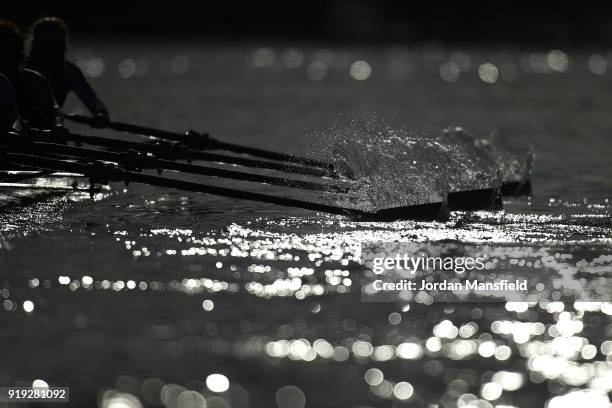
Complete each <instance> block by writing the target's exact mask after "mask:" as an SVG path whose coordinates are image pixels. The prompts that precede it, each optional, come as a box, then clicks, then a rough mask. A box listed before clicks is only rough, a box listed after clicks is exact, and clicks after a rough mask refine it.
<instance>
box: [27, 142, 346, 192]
mask: <svg viewBox="0 0 612 408" xmlns="http://www.w3.org/2000/svg"><path fill="white" fill-rule="evenodd" d="M26 146H27V145H24V146H23V147H24V148H25V147H26ZM31 150H32V152H33V153H34V154H46V153H53V154H61V155H68V156H72V157H86V158H89V159H97V160H106V161H111V162H115V163H118V164H121V165H122V166H124V167H125V166H132V167H134V168H152V169H167V170H173V171H180V172H185V173H192V174H199V175H204V176H213V177H224V178H230V179H235V180H244V181H252V182H256V183H266V184H273V185H278V186H284V187H292V188H301V189H307V190H316V191H328V192H336V193H346V192H347V191H348V188H347V187H343V186H336V185H324V184H317V183H311V182H307V181H301V180H293V179H286V178H281V177H273V176H266V175H261V174H251V173H243V172H240V171H234V170H227V169H220V168H216V167H209V166H201V165H197V164H191V163H181V162H175V161H172V160H164V159H158V158H156V157H149V156H130V155H129V154H121V153H115V152H109V151H104V150H97V149H87V148H83V147H75V146H66V145H61V144H56V143H47V142H34V143H33V144H32V145H31Z"/></svg>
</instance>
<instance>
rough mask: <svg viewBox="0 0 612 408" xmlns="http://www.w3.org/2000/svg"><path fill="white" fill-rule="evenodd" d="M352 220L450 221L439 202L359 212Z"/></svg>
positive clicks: (352, 215)
mask: <svg viewBox="0 0 612 408" xmlns="http://www.w3.org/2000/svg"><path fill="white" fill-rule="evenodd" d="M351 218H353V219H354V220H355V221H360V222H390V221H408V220H410V221H435V220H438V221H444V220H446V219H448V210H447V209H446V208H445V206H444V204H443V203H442V202H437V203H427V204H416V205H408V206H402V207H391V208H384V209H382V210H378V211H377V212H374V213H369V212H365V211H364V212H358V213H353V214H351Z"/></svg>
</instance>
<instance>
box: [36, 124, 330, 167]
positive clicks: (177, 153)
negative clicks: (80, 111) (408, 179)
mask: <svg viewBox="0 0 612 408" xmlns="http://www.w3.org/2000/svg"><path fill="white" fill-rule="evenodd" d="M29 132H30V134H31V135H32V136H33V137H35V138H38V139H41V140H46V141H50V142H61V140H58V139H61V138H64V139H65V140H69V141H74V142H77V143H86V144H89V145H95V146H103V147H108V148H114V149H121V150H129V149H132V150H138V151H144V152H149V153H153V154H155V155H156V156H158V157H160V158H169V159H180V160H205V161H212V162H218V163H226V164H237V165H239V166H245V167H254V168H259V169H266V170H275V171H282V172H285V173H293V174H301V175H305V176H315V177H332V178H338V175H337V174H335V173H334V172H331V171H328V170H325V169H319V168H314V167H303V166H297V165H292V164H285V163H276V162H268V161H262V160H253V159H247V158H244V157H235V156H228V155H223V154H218V153H210V152H202V151H199V150H194V149H187V148H184V147H182V146H180V145H175V144H172V143H142V142H132V141H127V140H120V139H111V138H108V137H100V136H84V135H80V134H77V133H74V132H65V133H62V134H61V135H59V136H56V135H54V133H53V132H50V131H41V130H36V129H31V130H29Z"/></svg>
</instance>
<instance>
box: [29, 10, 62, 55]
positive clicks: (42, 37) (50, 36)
mask: <svg viewBox="0 0 612 408" xmlns="http://www.w3.org/2000/svg"><path fill="white" fill-rule="evenodd" d="M29 43H30V58H32V59H35V60H36V61H37V62H39V63H43V64H45V65H46V64H48V65H53V64H58V63H60V62H62V61H63V60H64V55H65V54H66V51H67V50H68V30H67V28H66V23H65V22H64V20H62V19H61V18H59V17H42V18H40V19H38V20H36V21H35V22H34V24H33V25H32V29H31V33H30V38H29Z"/></svg>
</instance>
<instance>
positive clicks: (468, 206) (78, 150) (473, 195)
mask: <svg viewBox="0 0 612 408" xmlns="http://www.w3.org/2000/svg"><path fill="white" fill-rule="evenodd" d="M21 149H22V150H24V149H25V150H28V151H31V152H32V153H33V154H38V155H40V154H46V153H52V154H59V155H67V156H71V157H80V158H88V159H96V160H105V161H110V162H115V163H118V164H120V165H121V166H122V167H124V168H125V169H127V170H134V169H143V168H146V169H167V170H173V171H180V172H185V173H192V174H200V175H205V176H213V177H223V178H229V179H234V180H244V181H251V182H256V183H266V184H272V185H278V186H284V187H291V188H300V189H306V190H315V191H326V192H331V193H348V192H349V191H350V187H349V186H347V185H343V186H339V185H332V184H317V183H311V182H307V181H301V180H293V179H286V178H281V177H272V176H265V175H260V174H251V173H243V172H239V171H233V170H226V169H219V168H215V167H207V166H200V165H195V164H189V163H180V162H174V161H171V160H164V159H158V158H156V157H151V156H147V155H143V154H138V152H134V151H130V152H127V153H115V152H109V151H103V150H96V149H87V148H83V147H74V146H66V145H61V144H56V143H45V142H34V143H31V144H29V145H28V144H23V145H22V146H21ZM448 208H449V210H450V211H478V210H490V209H501V208H502V201H501V197H500V195H499V191H498V190H497V189H494V188H486V189H477V190H465V191H453V192H450V193H449V194H448Z"/></svg>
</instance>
